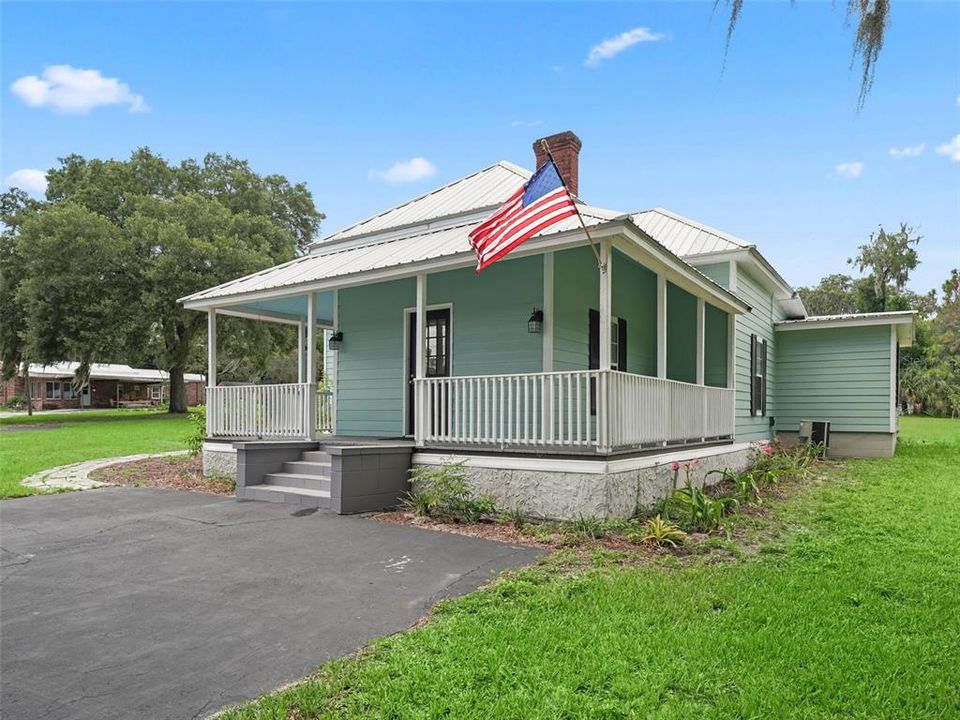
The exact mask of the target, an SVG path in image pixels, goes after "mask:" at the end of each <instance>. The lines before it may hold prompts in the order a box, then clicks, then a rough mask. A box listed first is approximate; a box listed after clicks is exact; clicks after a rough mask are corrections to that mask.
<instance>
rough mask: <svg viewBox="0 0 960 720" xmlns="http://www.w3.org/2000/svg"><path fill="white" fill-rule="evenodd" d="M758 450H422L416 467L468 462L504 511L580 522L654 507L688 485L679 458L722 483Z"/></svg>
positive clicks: (478, 483)
mask: <svg viewBox="0 0 960 720" xmlns="http://www.w3.org/2000/svg"><path fill="white" fill-rule="evenodd" d="M752 454H753V447H752V446H751V445H750V444H749V443H736V444H733V445H719V446H712V447H701V448H689V449H684V450H669V451H668V452H664V453H662V454H656V455H642V456H637V457H631V458H615V459H591V460H581V459H566V458H549V457H547V458H544V457H541V458H532V457H507V456H502V455H466V454H443V453H435V452H429V451H427V452H416V453H414V455H413V465H414V466H417V465H440V464H442V463H444V462H450V461H458V460H466V461H467V466H466V468H467V475H468V482H469V484H470V487H471V489H472V490H473V491H474V492H475V493H476V494H478V495H492V496H493V497H494V498H495V499H496V502H497V506H498V507H500V508H504V509H512V508H516V507H522V508H523V510H524V511H525V512H526V513H527V515H529V516H531V517H537V518H543V519H551V520H575V519H577V518H579V517H580V516H581V515H582V516H583V517H591V516H592V517H597V518H604V519H606V518H613V517H622V518H627V517H630V516H632V515H633V514H634V511H635V509H636V508H637V507H638V506H639V507H642V508H649V507H651V506H653V505H654V504H655V503H656V502H657V501H658V500H660V499H662V498H664V497H666V496H667V495H669V494H670V493H671V492H672V491H673V489H674V486H675V485H676V486H677V487H680V486H683V485H684V483H685V482H686V477H685V475H684V472H683V470H680V472H679V473H674V471H673V469H672V465H673V463H674V462H679V463H681V464H682V463H685V462H690V461H692V460H695V459H699V460H700V463H699V465H698V466H697V467H696V469H695V470H694V471H693V473H692V478H693V481H694V484H696V485H703V484H704V483H705V480H706V481H707V484H711V485H712V484H715V483H716V482H719V480H720V476H719V475H712V476H710V477H709V478H707V477H706V473H707V472H709V471H710V470H723V469H731V470H743V469H745V468H746V467H747V466H748V465H749V463H750V459H751V456H752Z"/></svg>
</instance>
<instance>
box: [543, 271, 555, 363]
mask: <svg viewBox="0 0 960 720" xmlns="http://www.w3.org/2000/svg"><path fill="white" fill-rule="evenodd" d="M552 371H553V253H552V252H548V253H544V255H543V372H552Z"/></svg>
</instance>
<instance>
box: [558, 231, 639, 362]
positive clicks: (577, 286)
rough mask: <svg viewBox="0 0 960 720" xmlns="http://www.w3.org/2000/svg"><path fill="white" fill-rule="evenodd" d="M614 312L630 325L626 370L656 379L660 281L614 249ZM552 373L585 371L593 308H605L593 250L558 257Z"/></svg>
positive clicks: (570, 251) (573, 252) (614, 314)
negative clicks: (658, 291)
mask: <svg viewBox="0 0 960 720" xmlns="http://www.w3.org/2000/svg"><path fill="white" fill-rule="evenodd" d="M610 273H611V274H610V277H611V278H612V281H613V286H612V288H611V293H610V294H611V303H610V304H611V312H612V314H613V316H614V317H619V318H623V319H624V320H626V322H627V371H628V372H632V373H638V374H641V375H656V374H657V276H656V273H654V272H653V271H652V270H649V269H648V268H646V267H644V266H643V265H641V264H640V263H637V262H634V261H633V260H631V259H630V258H628V257H627V256H626V255H624V254H622V253H621V252H619V251H618V250H614V252H613V257H612V262H611V271H610ZM553 286H554V300H553V303H554V305H553V313H554V324H553V337H554V343H553V369H554V370H564V371H570V370H586V369H587V366H588V364H589V350H590V348H589V342H590V320H589V312H590V310H591V309H594V310H597V309H599V307H600V271H599V269H598V268H597V260H596V257H595V256H594V254H593V252H592V251H591V250H590V248H588V247H583V248H574V249H572V250H563V251H560V252H557V253H555V254H554V268H553Z"/></svg>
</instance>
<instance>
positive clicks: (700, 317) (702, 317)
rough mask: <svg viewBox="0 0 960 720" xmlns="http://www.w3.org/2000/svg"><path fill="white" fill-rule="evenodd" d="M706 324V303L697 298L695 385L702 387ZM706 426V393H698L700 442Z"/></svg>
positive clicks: (703, 436)
mask: <svg viewBox="0 0 960 720" xmlns="http://www.w3.org/2000/svg"><path fill="white" fill-rule="evenodd" d="M705 324H706V303H704V301H703V298H701V297H698V298H697V385H699V386H701V387H703V384H704V382H703V381H704V357H703V354H704V343H705V337H704V325H705ZM706 426H707V393H706V392H705V391H702V392H701V393H700V420H699V423H698V427H699V428H700V440H701V441H704V440H706V434H707V433H706V430H705V428H706Z"/></svg>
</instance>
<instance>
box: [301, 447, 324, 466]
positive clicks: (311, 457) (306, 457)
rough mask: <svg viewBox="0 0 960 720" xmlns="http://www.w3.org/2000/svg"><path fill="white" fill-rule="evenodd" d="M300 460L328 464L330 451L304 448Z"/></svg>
mask: <svg viewBox="0 0 960 720" xmlns="http://www.w3.org/2000/svg"><path fill="white" fill-rule="evenodd" d="M301 460H303V461H304V462H315V463H323V464H324V465H329V464H330V453H327V452H324V451H323V450H305V451H304V453H303V457H302V458H301Z"/></svg>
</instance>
